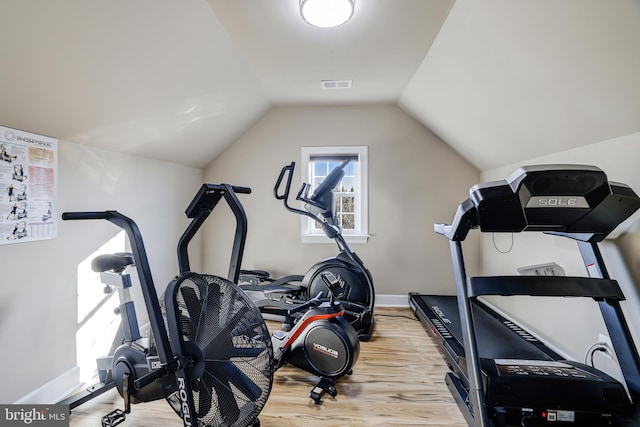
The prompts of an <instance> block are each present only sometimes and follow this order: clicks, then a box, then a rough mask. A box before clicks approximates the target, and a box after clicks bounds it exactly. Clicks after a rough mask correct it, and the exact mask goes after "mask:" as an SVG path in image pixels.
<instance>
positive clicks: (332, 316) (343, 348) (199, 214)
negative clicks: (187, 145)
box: [178, 184, 360, 404]
mask: <svg viewBox="0 0 640 427" xmlns="http://www.w3.org/2000/svg"><path fill="white" fill-rule="evenodd" d="M237 189H238V187H232V186H230V185H228V184H221V185H212V184H205V185H203V186H202V188H201V189H200V191H199V192H198V194H196V196H195V198H194V199H193V201H192V202H191V204H190V205H189V207H188V208H187V210H186V214H187V217H189V218H191V219H192V221H191V223H190V224H189V226H188V227H187V230H186V231H185V232H184V233H183V235H182V237H181V238H180V241H179V243H178V264H179V267H180V271H181V272H182V273H183V274H184V272H188V271H189V270H190V266H189V254H188V245H189V242H190V241H191V239H192V238H193V237H194V236H195V234H196V233H197V231H198V230H199V229H200V227H201V226H202V224H203V223H204V222H205V220H206V219H207V217H208V216H209V215H210V214H211V212H212V211H213V209H214V208H215V206H216V205H217V203H218V202H219V200H220V199H221V197H224V198H225V201H226V202H227V204H228V205H229V208H230V209H231V211H232V212H233V214H234V216H235V219H236V230H235V236H234V242H233V249H232V252H231V259H230V262H229V272H228V279H229V281H231V282H233V283H237V282H238V279H239V276H240V265H241V264H242V257H243V254H244V246H245V240H246V235H247V216H246V213H245V211H244V208H243V206H242V204H241V203H240V201H239V200H238V197H237V195H236V192H237ZM245 192H246V191H245ZM322 297H323V291H319V292H318V293H317V294H316V296H315V297H314V298H311V299H309V300H308V301H304V302H300V303H297V304H292V305H289V306H288V309H287V316H289V317H290V318H295V322H293V324H292V327H291V328H290V329H289V330H287V331H283V330H278V331H275V332H274V333H273V335H272V337H271V342H272V346H273V350H274V369H279V368H281V367H283V366H285V365H287V364H290V365H293V366H296V367H298V368H300V369H302V370H304V371H306V372H309V373H311V374H313V375H315V376H317V377H319V378H320V380H319V382H318V383H317V384H316V386H315V387H313V389H312V390H311V392H310V393H309V397H310V398H311V399H312V400H313V402H314V403H315V404H319V403H321V399H322V397H323V396H324V394H325V393H329V394H330V395H331V396H336V395H337V390H336V388H335V382H336V381H337V380H338V379H339V378H341V377H342V376H344V375H350V374H351V373H352V371H353V366H354V364H355V363H356V361H357V360H358V355H359V353H360V341H359V339H358V334H357V333H356V330H355V329H354V328H353V326H352V325H351V324H350V323H349V322H347V321H346V320H345V319H344V318H343V315H344V313H345V310H344V308H343V306H342V303H341V301H339V300H335V299H334V298H333V296H332V295H329V298H324V299H323V298H322Z"/></svg>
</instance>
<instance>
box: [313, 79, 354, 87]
mask: <svg viewBox="0 0 640 427" xmlns="http://www.w3.org/2000/svg"><path fill="white" fill-rule="evenodd" d="M320 83H321V85H322V89H351V86H352V85H353V80H322V81H321V82H320Z"/></svg>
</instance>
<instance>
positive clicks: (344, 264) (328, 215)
mask: <svg viewBox="0 0 640 427" xmlns="http://www.w3.org/2000/svg"><path fill="white" fill-rule="evenodd" d="M348 163H349V160H346V161H344V162H343V163H342V164H340V165H338V166H336V167H335V168H333V169H332V170H331V172H330V173H329V175H327V177H326V178H325V179H324V180H323V181H322V182H321V183H320V185H319V186H318V188H317V189H316V190H315V191H314V192H313V194H311V196H309V191H310V185H309V184H308V183H303V185H302V187H301V188H300V191H299V192H298V194H297V196H296V200H299V201H302V202H304V203H305V210H302V209H297V208H294V207H292V206H290V205H289V192H290V190H291V180H292V179H293V173H294V170H295V162H291V164H289V165H287V166H285V167H283V168H282V170H281V171H280V175H279V177H278V180H277V182H276V184H275V187H274V189H273V193H274V197H275V198H276V199H278V200H282V201H283V203H284V206H285V208H286V209H287V210H288V211H290V212H293V213H296V214H299V215H304V216H307V217H309V218H312V219H313V220H314V221H316V222H317V223H319V224H321V226H322V230H323V232H324V233H325V234H326V235H327V237H329V238H330V239H334V240H335V242H336V243H337V245H338V249H339V253H338V254H337V255H336V256H335V257H332V258H327V259H325V260H322V261H320V262H318V263H316V264H315V265H313V266H312V267H311V269H309V271H307V273H306V274H305V275H304V276H302V275H288V276H284V277H282V278H279V279H272V278H271V277H269V276H270V275H269V273H268V272H266V271H263V270H242V274H241V275H240V288H242V289H243V290H245V291H247V292H248V293H249V294H250V295H251V298H252V299H253V300H254V302H255V303H256V305H257V306H258V308H259V309H260V311H261V312H262V313H263V314H265V315H272V316H277V317H278V318H281V319H282V320H283V326H284V327H285V328H289V327H291V325H292V323H294V322H295V321H296V318H295V317H292V316H291V315H290V313H289V309H290V308H291V306H292V305H298V304H301V303H304V302H306V301H308V300H310V299H311V298H313V297H314V296H315V295H317V294H318V293H320V292H322V293H323V294H324V295H325V296H331V297H332V298H334V299H335V300H337V301H340V303H341V304H342V306H343V307H344V309H345V313H344V318H345V319H346V320H347V321H348V322H349V323H351V325H352V326H353V327H354V328H355V330H356V331H357V333H358V337H359V339H360V340H362V341H366V340H368V339H369V338H370V337H371V334H372V332H373V326H374V318H373V307H374V302H375V301H374V300H375V291H374V288H373V279H372V277H371V273H370V272H369V270H368V269H367V268H366V267H365V265H364V263H363V262H362V260H361V259H360V258H359V257H358V256H357V255H356V254H355V253H354V252H353V251H352V250H351V249H350V248H349V245H348V244H347V242H346V241H345V239H344V237H343V236H342V232H341V227H340V224H339V221H338V219H337V218H336V215H335V213H334V209H335V199H334V194H333V189H334V188H335V187H336V186H337V185H338V184H339V183H340V181H341V180H342V178H343V177H344V174H345V171H344V168H345V167H346V166H347V164H348ZM285 177H286V181H284V179H285ZM283 181H284V182H285V184H284V189H282V188H281V187H282V185H283ZM281 190H282V191H281Z"/></svg>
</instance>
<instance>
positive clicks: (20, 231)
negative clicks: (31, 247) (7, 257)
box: [0, 126, 58, 245]
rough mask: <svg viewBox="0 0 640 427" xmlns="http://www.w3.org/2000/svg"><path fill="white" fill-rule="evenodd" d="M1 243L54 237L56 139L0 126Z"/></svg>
mask: <svg viewBox="0 0 640 427" xmlns="http://www.w3.org/2000/svg"><path fill="white" fill-rule="evenodd" d="M0 150H1V152H0V245H3V244H9V243H18V242H32V241H36V240H44V239H53V238H55V237H56V236H57V231H58V230H57V221H56V218H55V216H54V213H55V212H56V200H57V185H56V184H57V182H56V181H57V176H58V174H57V169H58V151H57V150H58V140H57V139H53V138H49V137H47V136H42V135H36V134H32V133H29V132H24V131H21V130H16V129H11V128H7V127H3V126H0Z"/></svg>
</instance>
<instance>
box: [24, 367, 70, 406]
mask: <svg viewBox="0 0 640 427" xmlns="http://www.w3.org/2000/svg"><path fill="white" fill-rule="evenodd" d="M79 386H80V368H79V367H77V366H76V367H74V368H72V369H70V370H68V371H67V372H65V373H63V374H62V375H59V376H57V377H56V378H54V379H52V380H51V381H49V382H48V383H46V384H44V385H43V386H41V387H39V388H37V389H36V390H34V391H32V392H31V393H29V394H27V395H26V396H23V397H21V398H20V399H18V400H16V401H15V402H14V403H15V404H20V405H22V404H34V405H47V404H54V403H56V402H59V401H61V400H62V399H64V398H65V397H66V396H68V395H69V394H71V392H73V391H74V390H75V389H77V388H78V387H79Z"/></svg>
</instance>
